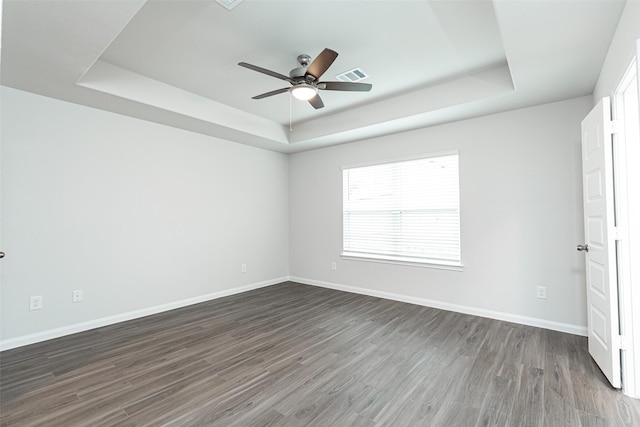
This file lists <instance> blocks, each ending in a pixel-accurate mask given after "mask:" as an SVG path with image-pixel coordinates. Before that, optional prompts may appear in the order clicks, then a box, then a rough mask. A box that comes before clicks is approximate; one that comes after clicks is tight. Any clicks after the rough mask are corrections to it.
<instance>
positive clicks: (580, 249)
mask: <svg viewBox="0 0 640 427" xmlns="http://www.w3.org/2000/svg"><path fill="white" fill-rule="evenodd" d="M576 249H577V250H579V251H580V252H582V251H585V252H589V245H578V246H576Z"/></svg>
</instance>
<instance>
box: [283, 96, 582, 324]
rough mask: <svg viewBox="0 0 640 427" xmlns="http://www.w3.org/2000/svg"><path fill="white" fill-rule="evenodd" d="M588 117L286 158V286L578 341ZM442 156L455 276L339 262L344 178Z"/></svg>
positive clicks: (479, 125)
mask: <svg viewBox="0 0 640 427" xmlns="http://www.w3.org/2000/svg"><path fill="white" fill-rule="evenodd" d="M590 107H591V97H583V98H578V99H573V100H569V101H564V102H558V103H554V104H548V105H543V106H539V107H534V108H528V109H524V110H518V111H512V112H507V113H501V114H496V115H492V116H486V117H481V118H477V119H472V120H467V121H462V122H457V123H451V124H446V125H441V126H437V127H431V128H427V129H421V130H416V131H412V132H407V133H402V134H396V135H393V136H387V137H381V138H376V139H371V140H365V141H360V142H356V143H351V144H346V145H341V146H335V147H329V148H324V149H319V150H315V151H308V152H303V153H298V154H294V155H292V156H291V162H290V182H291V183H290V221H291V228H290V239H291V241H290V254H291V255H290V256H291V261H290V271H291V275H292V279H293V280H299V281H302V282H305V283H310V284H317V285H321V286H328V287H334V288H338V289H347V290H353V291H356V292H361V293H368V294H372V295H380V296H386V297H390V298H396V299H399V300H404V301H411V302H416V303H421V304H425V305H432V306H436V307H443V308H450V309H455V310H459V311H463V312H469V313H475V314H480V315H486V316H488V317H494V318H502V319H506V320H514V321H519V322H521V323H529V324H535V325H539V326H543V327H550V328H553V329H559V330H565V331H568V332H573V333H580V334H584V333H585V332H586V328H585V325H586V308H585V306H586V297H585V290H584V287H585V285H584V283H585V277H584V257H583V255H582V254H581V253H579V252H577V251H576V250H575V246H576V244H577V243H581V242H582V240H583V228H582V227H583V220H582V178H581V158H580V121H581V120H582V118H583V117H584V116H585V115H586V113H587V112H588V111H589V109H590ZM451 149H457V150H460V191H461V215H462V218H461V227H462V257H463V263H464V265H465V269H464V271H463V272H456V271H447V270H437V269H429V268H422V267H408V266H400V265H391V264H381V263H372V262H362V261H350V260H349V261H347V260H341V259H340V257H339V255H340V252H341V249H342V241H341V238H342V229H341V227H342V217H341V213H342V212H341V209H342V182H341V180H342V175H341V167H342V166H343V165H352V164H357V163H361V162H367V161H373V160H379V159H392V158H394V157H402V156H409V155H416V154H420V153H431V152H438V151H443V150H451ZM332 261H335V262H337V263H338V268H337V270H336V271H331V268H330V263H331V262H332ZM537 285H544V286H546V287H547V294H548V299H547V300H540V299H536V286H537Z"/></svg>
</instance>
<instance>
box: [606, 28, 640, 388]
mask: <svg viewBox="0 0 640 427" xmlns="http://www.w3.org/2000/svg"><path fill="white" fill-rule="evenodd" d="M638 51H639V52H640V40H638ZM639 66H640V64H639V63H638V62H637V60H636V58H635V57H634V59H633V60H632V62H631V64H630V65H629V67H628V68H627V70H626V72H625V73H624V75H623V77H622V79H621V80H620V82H619V83H618V85H617V86H616V89H615V90H614V91H613V93H612V96H611V101H612V102H611V117H612V119H613V122H614V133H613V138H614V150H615V152H614V153H613V155H614V158H613V160H614V183H615V199H616V208H615V209H616V215H615V216H616V221H617V222H618V224H617V225H618V229H619V231H620V235H619V240H618V244H619V246H618V291H619V292H618V306H619V312H620V334H621V336H622V337H623V342H622V343H621V344H622V345H621V347H622V351H621V360H620V362H621V369H622V391H623V392H624V393H625V394H627V395H629V396H632V397H636V398H640V266H638V265H637V262H636V265H634V263H632V262H631V260H632V259H636V260H637V259H640V220H638V218H640V186H639V185H638V183H640V170H639V169H638V167H637V165H638V164H640V138H639V136H638V135H640V127H639V128H637V129H631V128H629V126H638V123H640V114H639V117H638V120H637V121H636V123H630V124H629V123H626V122H627V120H625V116H626V115H627V114H628V111H625V108H624V103H623V101H624V97H623V92H624V91H625V90H627V89H631V90H632V89H633V88H632V87H630V84H632V83H633V80H634V79H635V82H636V83H635V92H636V95H637V96H638V100H639V101H640V87H639V86H640V85H639V84H638V78H639V77H640V71H639V69H638V67H639ZM639 103H640V102H639ZM637 108H638V111H640V106H638V107H637ZM634 307H635V310H634Z"/></svg>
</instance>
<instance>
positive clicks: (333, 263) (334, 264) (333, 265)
mask: <svg viewBox="0 0 640 427" xmlns="http://www.w3.org/2000/svg"><path fill="white" fill-rule="evenodd" d="M337 268H338V267H337V265H336V263H335V262H332V263H331V269H332V270H333V271H336V269H337Z"/></svg>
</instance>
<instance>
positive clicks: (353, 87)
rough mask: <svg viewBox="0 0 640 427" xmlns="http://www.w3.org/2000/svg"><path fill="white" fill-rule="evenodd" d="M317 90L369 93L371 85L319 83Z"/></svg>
mask: <svg viewBox="0 0 640 427" xmlns="http://www.w3.org/2000/svg"><path fill="white" fill-rule="evenodd" d="M317 86H318V89H322V90H343V91H356V92H369V91H370V90H371V88H372V87H373V85H372V84H371V83H350V82H320V83H318V85H317Z"/></svg>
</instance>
